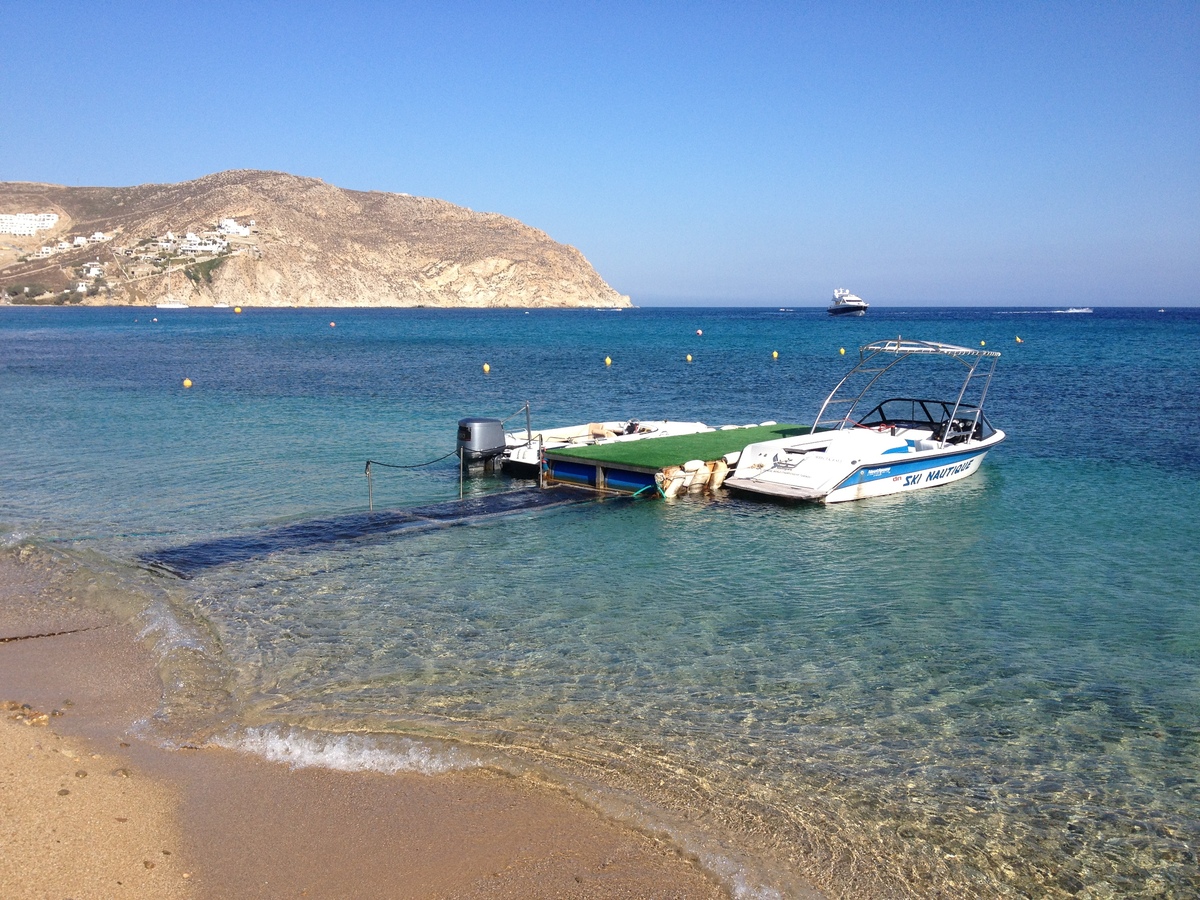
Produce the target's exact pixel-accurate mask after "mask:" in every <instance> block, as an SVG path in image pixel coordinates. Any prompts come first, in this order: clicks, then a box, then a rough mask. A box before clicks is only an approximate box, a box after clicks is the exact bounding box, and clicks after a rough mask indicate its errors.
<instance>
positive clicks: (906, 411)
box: [858, 397, 996, 440]
mask: <svg viewBox="0 0 1200 900" xmlns="http://www.w3.org/2000/svg"><path fill="white" fill-rule="evenodd" d="M952 417H953V419H954V422H953V427H952V428H951V429H950V433H951V434H957V435H963V433H964V431H965V432H966V433H970V431H972V430H973V431H974V438H975V439H976V440H983V439H984V438H986V437H990V436H991V435H992V434H994V433H995V431H996V430H995V429H994V428H993V427H992V425H991V423H990V422H988V420H987V417H986V416H984V414H983V412H982V411H981V410H980V409H979V407H977V406H973V405H970V404H966V403H963V404H960V405H959V407H958V414H957V415H954V404H953V403H951V402H948V401H945V400H918V399H916V398H912V397H892V398H891V399H889V400H884V401H883V402H882V403H880V404H879V405H878V406H876V407H875V408H874V409H872V410H871V411H870V412H869V413H867V414H866V415H865V416H863V417H862V418H861V419H859V420H858V424H859V425H863V426H866V427H868V428H878V427H886V426H892V427H895V428H901V429H910V428H911V429H922V430H925V429H927V430H929V431H930V432H932V433H933V437H934V439H935V440H941V437H942V435H943V434H945V433H946V431H947V429H946V425H947V423H950V422H951V419H952ZM972 424H974V426H975V427H974V428H973V429H972V428H971V426H972ZM964 436H965V435H964Z"/></svg>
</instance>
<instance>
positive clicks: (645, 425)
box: [500, 419, 716, 476]
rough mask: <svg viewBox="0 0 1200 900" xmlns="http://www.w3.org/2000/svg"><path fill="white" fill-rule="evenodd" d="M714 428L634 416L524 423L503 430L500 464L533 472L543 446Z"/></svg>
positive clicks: (515, 470) (519, 471) (516, 471)
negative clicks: (557, 424)
mask: <svg viewBox="0 0 1200 900" xmlns="http://www.w3.org/2000/svg"><path fill="white" fill-rule="evenodd" d="M715 430H716V429H715V428H712V427H711V426H709V425H705V424H704V423H703V422H672V421H668V420H665V419H663V420H660V421H655V422H641V421H638V420H637V419H629V420H627V421H624V422H588V423H587V424H585V425H568V426H565V427H562V428H550V429H546V430H542V431H534V430H533V429H532V428H529V427H528V426H527V427H526V428H524V429H522V430H520V431H511V432H508V433H506V434H505V436H504V437H505V447H504V452H503V453H502V454H501V457H500V464H501V466H503V468H504V470H505V471H506V472H510V473H512V474H514V475H528V476H534V475H537V472H538V469H539V468H540V467H541V463H542V454H543V453H544V452H545V451H546V450H558V449H561V448H563V447H586V446H589V445H592V444H611V443H623V442H625V441H639V440H644V439H645V438H656V437H669V436H672V435H677V434H698V433H699V432H702V431H715Z"/></svg>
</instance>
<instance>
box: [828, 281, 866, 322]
mask: <svg viewBox="0 0 1200 900" xmlns="http://www.w3.org/2000/svg"><path fill="white" fill-rule="evenodd" d="M869 305H870V304H869V303H867V301H866V300H864V299H863V298H862V297H859V296H857V295H855V294H852V293H850V292H849V291H848V290H846V289H845V288H838V289H837V290H835V291H834V292H833V303H831V304H830V305H829V314H830V315H831V316H862V315H866V312H867V307H868V306H869Z"/></svg>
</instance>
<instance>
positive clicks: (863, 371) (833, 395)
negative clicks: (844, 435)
mask: <svg viewBox="0 0 1200 900" xmlns="http://www.w3.org/2000/svg"><path fill="white" fill-rule="evenodd" d="M858 356H859V360H858V364H857V365H856V366H855V367H854V368H853V369H851V370H850V371H849V372H847V373H846V375H845V376H844V377H843V378H842V380H841V381H839V382H838V383H837V386H836V387H834V389H833V390H832V391H831V392H830V393H829V396H828V397H826V398H825V402H824V403H822V404H821V409H820V411H819V412H818V413H817V417H816V419H814V420H813V431H816V430H817V429H819V428H824V429H826V430H831V431H841V430H842V429H845V428H853V427H854V426H855V425H856V424H857V423H856V422H855V421H854V418H853V416H854V411H855V409H857V408H858V405H859V403H860V402H861V401H862V399H863V397H865V396H866V394H867V392H868V391H869V390H870V389H871V388H872V387H874V386H875V383H876V382H877V381H879V379H880V378H882V377H883V376H884V375H885V374H887V373H888V372H890V371H891V370H892V369H894V368H895V367H896V366H897V365H899V364H900V363H901V362H902V361H904V360H905V359H908V358H909V357H911V356H942V357H946V358H948V359H952V360H954V361H955V362H958V363H960V364H962V365H963V366H965V367H966V369H967V374H966V378H964V379H963V383H962V387H961V388H959V391H958V396H957V397H956V398H955V401H954V407H953V409H952V411H951V414H950V417H949V419H948V420H947V427H946V428H945V429H944V431H943V433H942V435H941V437H940V438H939V446H941V447H945V446H946V445H947V444H950V443H954V442H956V440H961V439H964V438H966V437H970V436H971V435H973V434H976V433H977V431H976V429H977V426H978V425H979V423H980V420H981V418H982V417H983V402H984V400H985V399H986V398H987V391H988V386H989V385H990V384H991V381H992V375H993V373H994V372H995V371H996V362H997V361H998V360H999V359H1000V353H999V351H996V350H975V349H972V348H969V347H957V346H955V345H954V344H943V343H939V342H937V341H918V340H903V339H902V338H900V337H897V338H896V339H895V340H890V339H889V340H886V341H873V342H872V343H870V344H863V345H862V346H861V347H859V348H858ZM980 379H982V380H980ZM972 382H975V387H976V392H977V393H978V399H977V400H975V401H974V402H973V403H972V402H968V401H967V397H968V393H967V392H968V389H969V388H971V386H972ZM860 385H861V387H860ZM842 408H845V412H843V413H841V414H840V415H838V414H837V411H838V410H840V409H842ZM960 411H961V412H962V414H963V415H962V417H961V418H960V416H959V412H960ZM868 415H869V413H868ZM983 421H985V422H986V419H984V420H983Z"/></svg>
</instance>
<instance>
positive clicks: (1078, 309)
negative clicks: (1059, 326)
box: [1055, 306, 1092, 313]
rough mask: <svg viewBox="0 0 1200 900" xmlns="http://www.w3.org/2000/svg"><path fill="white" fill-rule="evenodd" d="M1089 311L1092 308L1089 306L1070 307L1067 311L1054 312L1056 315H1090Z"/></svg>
mask: <svg viewBox="0 0 1200 900" xmlns="http://www.w3.org/2000/svg"><path fill="white" fill-rule="evenodd" d="M1091 311H1092V308H1091V307H1090V306H1072V307H1069V308H1068V309H1056V310H1055V312H1056V313H1090V312H1091Z"/></svg>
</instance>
